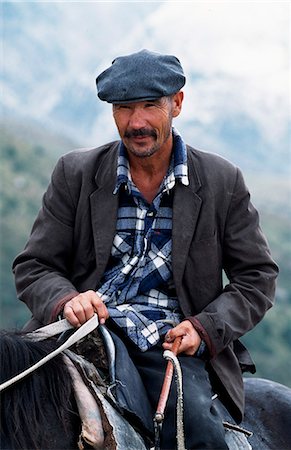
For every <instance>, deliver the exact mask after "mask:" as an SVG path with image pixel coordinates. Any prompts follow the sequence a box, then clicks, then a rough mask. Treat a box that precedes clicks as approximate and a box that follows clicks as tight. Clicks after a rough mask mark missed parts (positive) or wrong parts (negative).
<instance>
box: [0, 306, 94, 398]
mask: <svg viewBox="0 0 291 450" xmlns="http://www.w3.org/2000/svg"><path fill="white" fill-rule="evenodd" d="M60 322H63V324H62V325H63V328H64V329H65V330H67V329H68V322H67V320H65V319H64V320H61V321H60ZM60 322H58V324H59V323H60ZM98 324H99V321H98V316H97V314H94V316H93V317H91V319H89V320H87V322H85V323H84V324H83V325H81V326H80V328H77V330H76V331H75V332H74V333H73V334H72V335H71V336H70V337H69V338H68V339H67V340H66V341H65V342H64V343H63V344H62V345H60V347H58V348H57V349H56V350H53V351H52V352H51V353H49V354H48V355H46V356H45V357H44V358H42V359H41V360H39V361H38V362H37V363H36V364H34V365H33V366H31V367H29V368H28V369H26V370H24V371H23V372H21V373H19V374H18V375H16V376H15V377H13V378H10V380H7V381H5V382H4V383H2V384H1V385H0V392H1V391H4V389H7V388H8V387H9V386H11V385H12V384H14V383H17V382H18V381H20V380H22V378H24V377H26V376H27V375H29V374H30V373H32V372H34V371H35V370H36V369H38V368H39V367H41V366H43V365H44V364H45V363H47V362H48V361H50V360H51V359H52V358H54V357H55V356H57V355H58V354H59V353H61V352H63V351H64V350H66V349H67V348H69V347H71V346H72V345H73V344H75V343H76V342H78V341H79V340H80V339H82V338H83V337H84V336H87V334H89V333H91V331H93V330H94V329H95V328H96V327H97V326H98ZM54 325H55V324H52V326H53V328H54ZM47 327H49V325H48V326H47ZM47 327H45V328H46V331H47ZM69 328H72V326H71V327H69ZM54 329H55V328H54ZM59 332H61V331H59V327H58V331H57V333H55V334H58V333H59Z"/></svg>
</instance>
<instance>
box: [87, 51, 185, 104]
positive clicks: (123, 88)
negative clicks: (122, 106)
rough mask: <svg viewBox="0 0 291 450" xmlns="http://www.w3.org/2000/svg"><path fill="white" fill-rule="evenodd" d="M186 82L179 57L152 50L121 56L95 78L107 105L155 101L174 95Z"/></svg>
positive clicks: (98, 90)
mask: <svg viewBox="0 0 291 450" xmlns="http://www.w3.org/2000/svg"><path fill="white" fill-rule="evenodd" d="M185 82H186V78H185V75H184V72H183V68H182V66H181V63H180V61H179V59H178V58H177V57H176V56H173V55H162V54H160V53H157V52H152V51H149V50H141V51H139V52H137V53H133V54H131V55H127V56H119V57H118V58H116V59H114V61H113V62H112V65H111V66H110V67H109V68H108V69H106V70H104V72H102V73H101V74H100V75H99V76H98V77H97V79H96V85H97V92H98V97H99V98H100V99H101V100H104V101H106V102H108V103H130V102H138V101H144V100H156V99H158V98H161V97H165V96H168V95H172V94H175V93H176V92H178V91H179V90H180V89H181V88H182V87H183V86H184V84H185Z"/></svg>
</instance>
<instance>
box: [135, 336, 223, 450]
mask: <svg viewBox="0 0 291 450" xmlns="http://www.w3.org/2000/svg"><path fill="white" fill-rule="evenodd" d="M127 349H128V352H129V355H130V356H131V358H132V360H133V362H134V364H135V366H136V368H137V369H138V371H139V373H140V375H141V378H142V380H143V383H144V385H145V388H146V391H147V393H148V396H149V400H150V403H151V406H152V409H153V415H154V413H155V411H156V408H157V404H158V400H159V396H160V392H161V387H162V384H163V381H164V376H165V368H166V364H167V361H166V360H165V359H164V358H163V348H162V347H161V346H160V345H158V346H155V347H154V348H152V349H150V350H148V351H146V352H141V351H140V350H139V349H137V348H136V346H134V345H131V344H129V343H128V342H127ZM179 361H180V364H181V368H182V373H183V400H184V432H185V441H186V442H185V443H186V448H187V450H190V449H211V450H224V449H228V446H227V445H226V443H225V439H224V435H225V432H224V428H223V425H222V421H221V418H220V416H219V415H218V413H217V412H216V410H215V408H214V407H213V404H212V400H211V397H212V394H213V393H212V390H211V385H210V382H209V378H208V373H207V371H206V369H205V363H204V361H202V360H201V359H199V358H196V357H193V356H186V355H179ZM176 398H177V397H176V386H175V383H174V382H173V383H172V387H171V391H170V395H169V399H168V402H167V406H166V410H165V419H164V422H163V426H162V433H161V448H162V449H163V450H174V449H176V447H177V440H176V429H177V424H176Z"/></svg>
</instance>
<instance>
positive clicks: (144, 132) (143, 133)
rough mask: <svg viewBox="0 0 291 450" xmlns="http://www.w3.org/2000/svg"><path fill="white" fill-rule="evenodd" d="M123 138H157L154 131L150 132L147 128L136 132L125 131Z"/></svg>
mask: <svg viewBox="0 0 291 450" xmlns="http://www.w3.org/2000/svg"><path fill="white" fill-rule="evenodd" d="M124 136H125V137H127V138H131V137H137V136H152V137H154V138H157V133H156V132H155V130H151V129H149V128H139V129H137V130H127V131H126V132H125V133H124Z"/></svg>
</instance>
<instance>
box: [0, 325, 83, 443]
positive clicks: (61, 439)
mask: <svg viewBox="0 0 291 450" xmlns="http://www.w3.org/2000/svg"><path fill="white" fill-rule="evenodd" d="M54 348H55V341H53V340H51V339H48V340H45V341H39V342H34V341H32V340H31V339H24V338H23V334H22V333H17V332H16V333H8V332H7V333H6V332H5V333H2V335H1V340H0V349H1V350H0V367H1V383H3V382H4V381H6V380H7V379H10V378H12V377H13V376H15V375H17V374H18V373H19V372H21V371H23V370H25V369H27V368H28V367H30V366H32V365H33V364H34V363H35V362H37V361H38V360H40V359H41V358H43V357H44V356H45V355H46V354H48V353H49V352H51V351H52V350H53V349H54ZM68 380H69V373H68V370H67V368H66V366H65V364H64V363H63V360H62V357H61V356H60V355H58V356H56V357H55V358H54V359H52V360H51V361H49V362H48V363H47V364H46V365H45V366H43V367H40V368H39V369H38V370H37V372H34V374H33V375H32V376H28V377H26V378H25V379H24V380H23V381H22V382H18V383H16V384H15V385H13V386H12V387H11V388H9V389H7V390H4V391H3V392H2V393H1V449H2V450H6V449H7V450H8V449H9V450H11V449H15V450H16V449H40V448H42V449H47V450H56V449H58V450H62V449H64V450H65V449H72V450H75V449H77V448H78V445H77V442H78V436H79V433H80V429H81V423H80V418H79V415H78V411H77V405H76V402H75V399H74V395H73V390H72V385H71V383H70V382H68Z"/></svg>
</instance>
